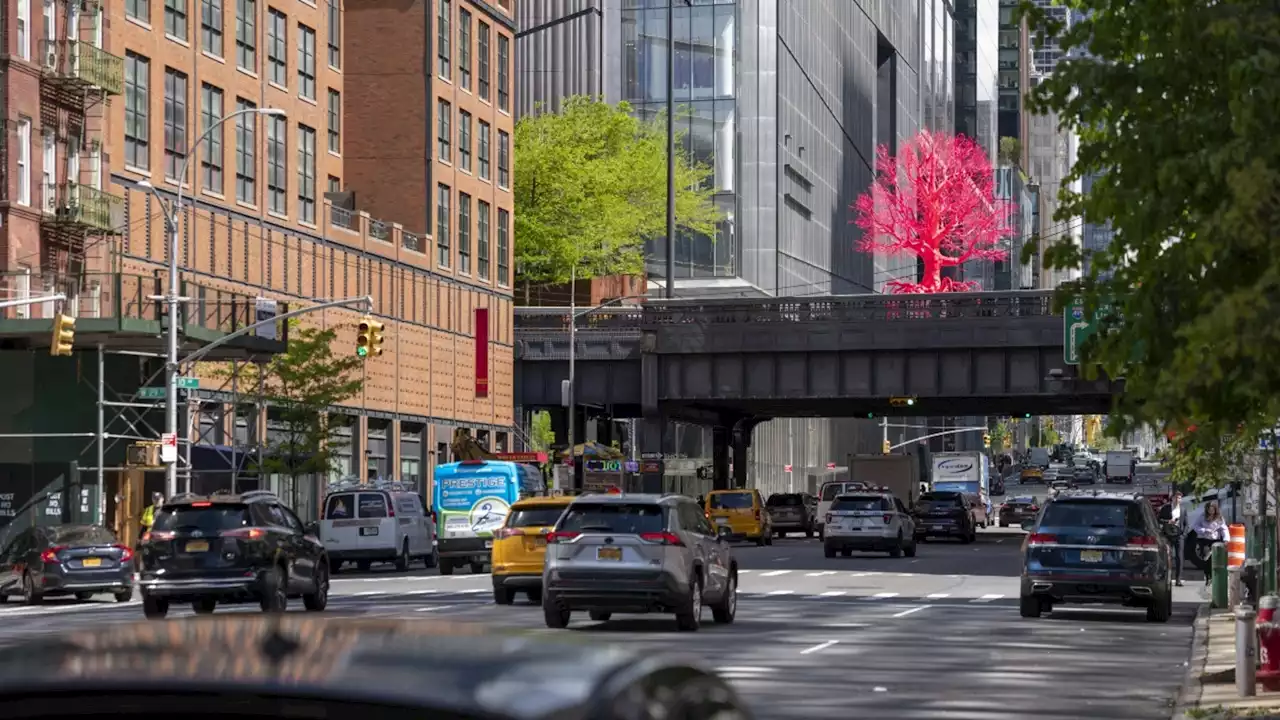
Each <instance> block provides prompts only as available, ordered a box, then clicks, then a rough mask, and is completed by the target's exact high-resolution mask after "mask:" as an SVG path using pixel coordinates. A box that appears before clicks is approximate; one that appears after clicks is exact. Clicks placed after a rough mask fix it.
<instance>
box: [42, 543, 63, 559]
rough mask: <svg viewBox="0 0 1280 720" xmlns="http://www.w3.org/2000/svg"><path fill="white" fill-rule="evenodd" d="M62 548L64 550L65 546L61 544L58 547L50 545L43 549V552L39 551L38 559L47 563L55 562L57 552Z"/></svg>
mask: <svg viewBox="0 0 1280 720" xmlns="http://www.w3.org/2000/svg"><path fill="white" fill-rule="evenodd" d="M63 550H66V548H65V547H63V546H61V545H59V546H58V547H51V548H49V549H48V550H45V551H44V552H42V553H40V561H41V562H47V563H56V562H58V553H60V552H62V551H63Z"/></svg>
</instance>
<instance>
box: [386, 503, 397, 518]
mask: <svg viewBox="0 0 1280 720" xmlns="http://www.w3.org/2000/svg"><path fill="white" fill-rule="evenodd" d="M395 516H396V509H395V508H393V507H391V506H390V505H388V506H387V517H395Z"/></svg>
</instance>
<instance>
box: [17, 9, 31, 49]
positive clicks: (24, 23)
mask: <svg viewBox="0 0 1280 720" xmlns="http://www.w3.org/2000/svg"><path fill="white" fill-rule="evenodd" d="M17 34H18V57H19V58H22V59H23V60H30V59H31V0H18V33H17Z"/></svg>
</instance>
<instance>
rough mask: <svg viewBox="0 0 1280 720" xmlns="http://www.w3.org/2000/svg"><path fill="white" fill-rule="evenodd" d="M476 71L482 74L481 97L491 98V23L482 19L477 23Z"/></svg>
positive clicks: (482, 98)
mask: <svg viewBox="0 0 1280 720" xmlns="http://www.w3.org/2000/svg"><path fill="white" fill-rule="evenodd" d="M476 55H477V56H478V60H479V62H478V63H477V67H476V73H477V74H479V76H480V83H479V84H480V87H479V90H480V99H481V100H488V99H489V24H488V23H486V22H484V21H480V22H479V23H477V24H476Z"/></svg>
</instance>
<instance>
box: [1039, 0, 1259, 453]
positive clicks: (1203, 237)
mask: <svg viewBox="0 0 1280 720" xmlns="http://www.w3.org/2000/svg"><path fill="white" fill-rule="evenodd" d="M1067 4H1068V5H1070V6H1072V8H1073V9H1076V10H1084V11H1088V12H1089V13H1090V14H1089V15H1088V16H1087V17H1086V18H1085V19H1083V20H1081V21H1078V22H1076V23H1075V24H1074V25H1073V26H1072V27H1070V28H1068V29H1064V28H1062V27H1061V26H1060V25H1058V24H1057V23H1055V22H1053V21H1051V20H1050V19H1049V18H1048V16H1047V14H1046V13H1045V12H1044V11H1043V10H1040V9H1037V8H1036V7H1034V6H1033V5H1032V3H1030V2H1024V6H1023V9H1022V12H1023V13H1024V14H1025V15H1026V17H1027V18H1028V20H1029V22H1030V24H1031V26H1032V28H1033V30H1034V31H1037V32H1040V33H1044V34H1053V35H1058V37H1059V40H1058V42H1059V44H1060V45H1061V47H1062V50H1063V56H1064V58H1066V59H1064V60H1063V61H1061V62H1060V63H1059V64H1058V66H1057V70H1056V71H1055V73H1054V74H1053V75H1052V76H1050V77H1048V78H1046V79H1045V80H1044V82H1042V83H1041V84H1039V85H1038V86H1037V87H1035V88H1034V89H1033V90H1032V91H1031V92H1030V93H1029V96H1028V105H1029V107H1030V110H1031V111H1032V112H1036V113H1041V114H1044V113H1048V112H1054V113H1056V114H1057V117H1058V120H1059V122H1060V123H1061V124H1062V125H1063V126H1065V127H1067V128H1070V129H1071V130H1073V131H1074V132H1076V133H1077V134H1078V136H1079V139H1080V140H1079V151H1078V157H1077V161H1076V164H1075V166H1074V167H1073V168H1072V170H1071V174H1070V177H1069V179H1076V178H1083V177H1085V176H1089V175H1093V176H1096V179H1095V180H1094V181H1093V184H1092V190H1091V192H1090V193H1089V194H1088V195H1087V196H1080V195H1075V194H1072V193H1070V192H1069V191H1065V190H1064V192H1063V193H1062V200H1063V203H1062V205H1061V208H1060V210H1059V211H1058V215H1057V217H1056V218H1055V219H1056V220H1058V221H1067V220H1069V219H1071V218H1083V220H1084V221H1085V222H1088V223H1099V224H1100V223H1104V222H1109V223H1110V225H1111V227H1112V229H1113V230H1114V233H1115V237H1114V240H1113V241H1112V244H1111V246H1110V247H1108V248H1104V249H1101V250H1100V251H1096V252H1094V253H1093V255H1092V256H1091V258H1092V262H1091V263H1090V272H1089V274H1088V275H1087V276H1085V277H1084V278H1083V279H1082V280H1081V281H1080V282H1079V283H1078V286H1074V287H1067V288H1064V289H1063V290H1062V292H1063V293H1064V295H1065V294H1066V293H1071V294H1080V295H1082V296H1083V297H1084V299H1085V304H1086V312H1088V313H1092V312H1093V311H1094V309H1095V308H1097V307H1099V306H1101V305H1103V304H1105V303H1107V302H1111V303H1113V305H1114V306H1115V307H1116V308H1117V313H1116V314H1115V316H1114V317H1110V318H1104V322H1103V325H1104V327H1103V330H1104V332H1100V333H1098V334H1096V335H1095V336H1094V337H1093V338H1092V339H1091V340H1090V341H1089V342H1086V343H1085V345H1084V346H1083V348H1082V351H1083V355H1084V360H1085V363H1084V364H1082V368H1083V369H1086V370H1088V369H1090V368H1100V369H1101V370H1103V371H1104V372H1105V373H1106V374H1107V375H1108V376H1109V377H1113V378H1114V377H1121V376H1122V377H1123V378H1124V380H1125V391H1124V393H1123V394H1121V395H1118V396H1117V398H1116V404H1115V406H1114V408H1113V412H1112V416H1111V420H1110V422H1109V424H1108V431H1109V433H1111V434H1113V435H1116V436H1119V435H1120V434H1122V433H1124V432H1126V431H1128V430H1130V429H1133V428H1135V427H1137V426H1139V425H1141V424H1144V423H1145V424H1152V425H1154V426H1157V427H1163V426H1164V424H1165V423H1166V422H1169V421H1175V422H1179V423H1183V424H1187V423H1190V424H1195V425H1196V426H1197V427H1198V429H1199V431H1198V432H1196V433H1192V434H1190V435H1189V436H1188V437H1187V438H1186V439H1185V440H1186V441H1185V442H1184V443H1182V444H1181V450H1175V451H1174V453H1173V454H1175V455H1176V454H1179V453H1181V454H1182V455H1183V456H1184V457H1182V458H1181V459H1180V460H1177V461H1174V462H1175V463H1179V462H1180V463H1181V465H1178V467H1180V468H1181V470H1179V472H1182V473H1183V474H1184V476H1188V475H1195V476H1197V477H1205V476H1207V475H1221V474H1222V473H1224V472H1225V470H1226V468H1227V466H1228V465H1229V464H1230V462H1231V455H1232V453H1233V452H1235V450H1231V448H1235V447H1237V446H1238V447H1255V446H1256V438H1257V435H1258V433H1259V432H1260V431H1263V430H1264V429H1266V428H1270V427H1273V426H1274V423H1275V420H1276V418H1277V416H1278V415H1280V363H1277V362H1276V361H1275V358H1277V357H1280V322H1276V317H1277V316H1280V253H1278V252H1277V250H1278V249H1280V144H1278V143H1276V141H1275V138H1276V137H1277V136H1280V113H1278V112H1277V108H1280V13H1277V12H1276V4H1275V2H1274V0H1178V1H1177V2H1171V1H1170V0H1072V1H1071V2H1069V3H1067ZM1076 51H1085V52H1087V53H1089V54H1090V55H1091V56H1092V58H1084V57H1078V56H1076V57H1073V55H1076ZM1063 187H1064V188H1066V187H1067V183H1066V182H1064V183H1063ZM1064 239H1065V238H1064ZM1028 251H1034V249H1033V248H1029V249H1028ZM1044 262H1045V265H1046V266H1050V267H1058V268H1066V267H1079V266H1080V264H1081V252H1080V249H1079V248H1078V247H1076V246H1075V245H1074V244H1073V243H1071V242H1057V243H1055V244H1053V245H1052V246H1050V247H1047V248H1045V249H1044ZM1223 437H1232V438H1238V440H1233V441H1231V442H1228V443H1224V442H1223V440H1222V439H1223ZM1224 448H1225V450H1224Z"/></svg>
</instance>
